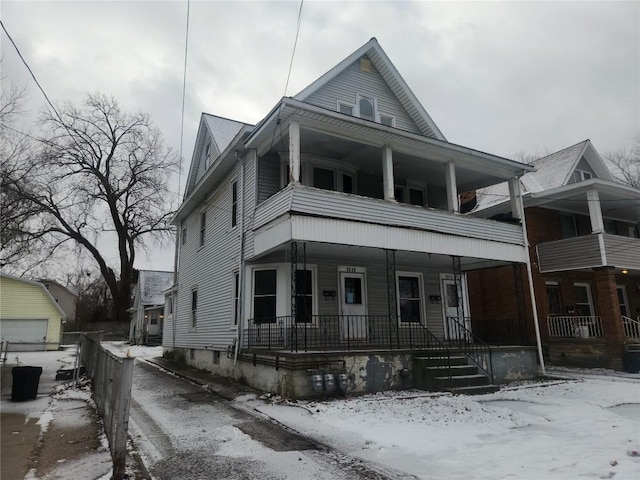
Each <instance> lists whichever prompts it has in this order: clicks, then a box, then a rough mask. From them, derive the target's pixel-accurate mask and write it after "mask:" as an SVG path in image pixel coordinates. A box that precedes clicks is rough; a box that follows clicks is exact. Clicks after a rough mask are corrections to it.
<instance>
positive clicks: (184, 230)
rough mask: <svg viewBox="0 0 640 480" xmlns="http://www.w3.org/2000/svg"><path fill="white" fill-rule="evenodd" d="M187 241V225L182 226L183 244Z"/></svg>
mask: <svg viewBox="0 0 640 480" xmlns="http://www.w3.org/2000/svg"><path fill="white" fill-rule="evenodd" d="M186 243H187V226H186V225H185V226H184V227H182V245H186Z"/></svg>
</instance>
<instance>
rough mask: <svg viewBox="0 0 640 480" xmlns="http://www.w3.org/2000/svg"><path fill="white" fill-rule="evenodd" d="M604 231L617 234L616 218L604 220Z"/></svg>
mask: <svg viewBox="0 0 640 480" xmlns="http://www.w3.org/2000/svg"><path fill="white" fill-rule="evenodd" d="M604 232H605V233H610V234H611V235H615V234H616V222H615V220H605V221H604Z"/></svg>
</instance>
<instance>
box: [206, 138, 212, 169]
mask: <svg viewBox="0 0 640 480" xmlns="http://www.w3.org/2000/svg"><path fill="white" fill-rule="evenodd" d="M210 161H211V143H207V146H206V147H205V148H204V168H205V170H206V169H207V168H209V162H210Z"/></svg>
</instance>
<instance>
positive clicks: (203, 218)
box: [200, 211, 207, 247]
mask: <svg viewBox="0 0 640 480" xmlns="http://www.w3.org/2000/svg"><path fill="white" fill-rule="evenodd" d="M206 229H207V212H206V211H203V212H200V246H201V247H202V246H204V239H205V234H206Z"/></svg>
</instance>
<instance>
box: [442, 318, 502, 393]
mask: <svg viewBox="0 0 640 480" xmlns="http://www.w3.org/2000/svg"><path fill="white" fill-rule="evenodd" d="M470 322H471V319H470V318H465V319H464V322H461V321H460V319H459V318H458V317H447V338H448V342H449V345H450V346H452V347H454V348H455V349H456V350H457V351H459V352H460V353H463V354H464V355H465V356H466V357H467V358H469V359H470V360H471V361H472V362H473V363H475V364H476V366H477V367H478V368H479V369H480V370H482V371H484V372H485V373H486V374H487V375H488V376H489V378H490V379H491V383H493V364H492V359H491V347H490V346H489V345H487V344H486V343H484V342H483V341H482V340H481V339H480V338H479V337H478V336H477V335H475V334H474V333H473V332H472V331H471V330H470V329H469V328H467V324H470Z"/></svg>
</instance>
